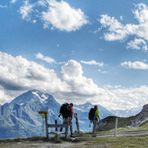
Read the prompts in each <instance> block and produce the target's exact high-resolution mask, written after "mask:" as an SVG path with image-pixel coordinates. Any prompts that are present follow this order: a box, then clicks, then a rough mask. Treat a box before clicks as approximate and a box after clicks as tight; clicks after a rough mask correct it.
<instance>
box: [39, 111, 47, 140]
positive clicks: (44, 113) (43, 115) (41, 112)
mask: <svg viewBox="0 0 148 148" xmlns="http://www.w3.org/2000/svg"><path fill="white" fill-rule="evenodd" d="M39 114H40V115H41V116H42V117H44V118H45V129H46V138H47V139H48V138H49V137H48V117H47V115H48V112H44V111H40V112H39Z"/></svg>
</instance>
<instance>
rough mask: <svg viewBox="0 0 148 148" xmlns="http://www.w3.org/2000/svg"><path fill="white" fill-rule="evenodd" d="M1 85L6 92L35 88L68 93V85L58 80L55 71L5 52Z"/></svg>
mask: <svg viewBox="0 0 148 148" xmlns="http://www.w3.org/2000/svg"><path fill="white" fill-rule="evenodd" d="M0 85H1V87H3V88H4V89H5V90H6V92H10V91H11V92H12V91H18V92H20V91H25V90H28V89H34V88H35V89H39V90H44V89H46V90H48V91H50V92H56V91H59V92H60V91H64V90H67V91H68V88H67V87H68V86H67V84H66V83H65V82H63V81H62V80H60V79H59V78H58V76H57V74H56V73H55V71H54V70H53V69H47V68H45V67H43V66H41V65H39V64H37V63H35V62H32V61H28V60H26V59H24V58H23V57H21V56H17V57H13V56H11V55H8V54H7V53H3V52H0ZM8 95H9V94H8Z"/></svg>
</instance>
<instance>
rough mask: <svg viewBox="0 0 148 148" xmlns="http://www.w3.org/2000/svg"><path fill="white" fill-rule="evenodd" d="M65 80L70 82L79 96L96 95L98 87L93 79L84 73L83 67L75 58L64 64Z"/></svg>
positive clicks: (73, 91) (73, 90)
mask: <svg viewBox="0 0 148 148" xmlns="http://www.w3.org/2000/svg"><path fill="white" fill-rule="evenodd" d="M62 74H63V80H64V81H65V82H66V83H68V84H70V87H71V90H72V93H74V94H76V95H78V96H85V97H86V96H87V97H88V96H92V97H93V96H96V95H97V93H98V87H97V85H96V84H95V83H94V82H93V80H92V79H89V78H86V77H85V76H84V75H83V69H82V66H81V64H80V63H79V62H77V61H75V60H70V61H68V62H67V63H66V64H65V65H63V66H62Z"/></svg>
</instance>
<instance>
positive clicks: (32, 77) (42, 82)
mask: <svg viewBox="0 0 148 148" xmlns="http://www.w3.org/2000/svg"><path fill="white" fill-rule="evenodd" d="M30 89H39V90H41V91H46V92H48V93H50V94H52V95H54V96H55V97H56V98H57V100H58V101H62V102H65V101H66V99H69V101H72V102H74V103H83V102H86V101H90V102H91V103H93V104H101V105H104V106H105V107H107V108H108V109H130V108H133V107H139V106H142V105H144V104H146V103H148V86H141V87H137V88H121V87H117V88H112V87H99V86H98V85H97V84H95V82H94V81H93V80H92V79H91V78H87V77H86V76H84V73H83V68H82V66H81V64H80V63H79V62H77V61H75V60H69V61H68V62H66V63H65V64H64V65H63V66H62V67H61V75H59V74H58V75H57V74H56V72H55V71H54V70H53V69H48V68H45V67H43V66H41V65H39V64H37V63H35V62H33V61H29V60H27V59H25V58H23V57H21V56H16V57H14V56H12V55H9V54H7V53H4V52H0V103H3V102H6V101H7V102H8V101H10V100H11V99H12V98H13V97H16V96H17V95H18V94H21V93H22V92H24V91H26V90H30Z"/></svg>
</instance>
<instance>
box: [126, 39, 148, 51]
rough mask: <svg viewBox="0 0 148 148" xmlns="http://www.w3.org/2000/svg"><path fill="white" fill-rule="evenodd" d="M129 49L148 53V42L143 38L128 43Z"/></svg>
mask: <svg viewBox="0 0 148 148" xmlns="http://www.w3.org/2000/svg"><path fill="white" fill-rule="evenodd" d="M127 48H130V49H137V50H143V51H148V46H147V43H146V41H145V40H143V39H141V38H135V39H134V40H132V41H130V42H128V43H127Z"/></svg>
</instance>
